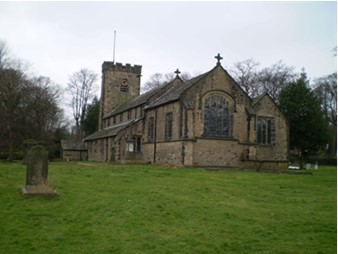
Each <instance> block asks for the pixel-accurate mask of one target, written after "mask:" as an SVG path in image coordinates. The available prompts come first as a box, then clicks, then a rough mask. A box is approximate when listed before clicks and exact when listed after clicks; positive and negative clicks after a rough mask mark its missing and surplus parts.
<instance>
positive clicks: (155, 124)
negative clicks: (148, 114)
mask: <svg viewBox="0 0 338 254" xmlns="http://www.w3.org/2000/svg"><path fill="white" fill-rule="evenodd" d="M156 127H157V108H156V109H155V119H154V163H156V129H157V128H156Z"/></svg>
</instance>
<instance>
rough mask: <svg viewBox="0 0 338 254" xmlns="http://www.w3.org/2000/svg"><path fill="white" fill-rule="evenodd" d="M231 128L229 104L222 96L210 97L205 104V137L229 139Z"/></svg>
mask: <svg viewBox="0 0 338 254" xmlns="http://www.w3.org/2000/svg"><path fill="white" fill-rule="evenodd" d="M230 127H231V116H230V110H229V102H228V101H227V100H226V98H225V97H223V96H221V95H214V96H211V97H208V98H207V99H206V100H205V102H204V135H205V136H221V137H229V136H231V133H230Z"/></svg>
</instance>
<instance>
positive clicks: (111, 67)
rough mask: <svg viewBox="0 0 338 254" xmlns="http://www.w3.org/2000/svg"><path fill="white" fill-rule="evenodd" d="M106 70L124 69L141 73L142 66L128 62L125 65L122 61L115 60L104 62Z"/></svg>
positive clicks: (124, 70) (103, 68)
mask: <svg viewBox="0 0 338 254" xmlns="http://www.w3.org/2000/svg"><path fill="white" fill-rule="evenodd" d="M104 71H122V72H129V73H135V74H138V75H141V72H142V66H141V65H136V64H135V65H131V64H129V63H126V64H125V65H123V64H122V63H114V62H103V64H102V72H104Z"/></svg>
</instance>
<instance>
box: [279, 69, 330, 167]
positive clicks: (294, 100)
mask: <svg viewBox="0 0 338 254" xmlns="http://www.w3.org/2000/svg"><path fill="white" fill-rule="evenodd" d="M280 108H281V110H282V111H283V113H284V114H285V115H286V117H287V119H288V121H289V128H290V149H296V150H297V152H298V155H299V158H300V166H301V168H302V167H303V161H304V157H305V156H306V154H308V153H314V152H317V151H319V150H320V149H321V148H323V147H324V146H325V145H326V144H327V142H328V128H327V124H326V121H325V117H324V114H323V112H322V110H321V105H320V101H319V99H318V98H317V96H316V95H315V93H314V92H313V91H311V89H310V88H309V87H308V82H307V79H306V74H305V73H302V75H301V78H300V79H298V80H297V81H296V82H293V83H290V84H289V85H288V86H286V87H285V88H284V89H283V90H282V92H281V94H280Z"/></svg>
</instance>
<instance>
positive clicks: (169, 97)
mask: <svg viewBox="0 0 338 254" xmlns="http://www.w3.org/2000/svg"><path fill="white" fill-rule="evenodd" d="M211 71H213V69H212V70H211ZM211 71H208V72H206V73H204V74H201V75H199V76H197V77H195V78H192V79H190V80H187V81H184V82H183V83H182V84H179V85H177V86H174V87H172V88H171V89H169V90H168V91H167V92H166V93H165V94H163V95H162V96H161V97H159V98H158V99H157V100H155V101H153V102H152V103H150V104H149V105H148V106H147V107H146V109H150V108H155V107H158V106H161V105H163V104H167V103H169V102H173V101H176V100H178V99H179V98H180V96H181V95H182V94H183V93H184V92H185V91H187V90H188V89H189V88H191V87H192V86H193V85H195V84H196V83H197V82H198V81H200V80H201V79H202V78H204V77H205V76H207V75H208V74H209V73H210V72H211Z"/></svg>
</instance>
